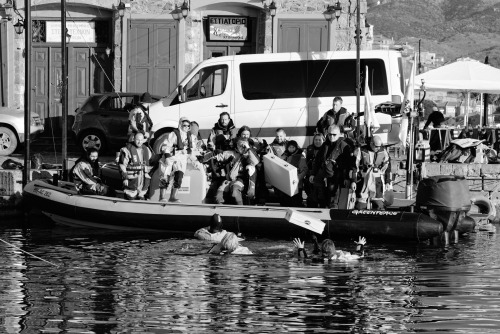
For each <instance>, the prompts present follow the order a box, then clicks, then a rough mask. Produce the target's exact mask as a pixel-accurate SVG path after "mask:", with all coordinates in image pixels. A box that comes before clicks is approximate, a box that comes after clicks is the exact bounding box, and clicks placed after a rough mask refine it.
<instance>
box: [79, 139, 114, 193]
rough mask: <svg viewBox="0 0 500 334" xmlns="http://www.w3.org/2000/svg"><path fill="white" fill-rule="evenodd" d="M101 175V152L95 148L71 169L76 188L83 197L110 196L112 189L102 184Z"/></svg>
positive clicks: (88, 151) (88, 150) (89, 150)
mask: <svg viewBox="0 0 500 334" xmlns="http://www.w3.org/2000/svg"><path fill="white" fill-rule="evenodd" d="M99 174H100V167H99V151H98V150H97V149H96V148H94V147H91V148H89V149H87V152H86V153H85V155H84V156H82V157H81V158H80V159H78V160H77V161H76V162H75V166H74V167H73V168H72V169H71V176H72V178H73V182H74V183H75V187H76V189H77V190H78V192H79V193H80V194H82V195H101V196H106V195H108V194H110V189H109V188H108V186H106V185H105V184H103V183H102V181H101V180H100V178H99Z"/></svg>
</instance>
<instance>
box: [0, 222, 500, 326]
mask: <svg viewBox="0 0 500 334" xmlns="http://www.w3.org/2000/svg"><path fill="white" fill-rule="evenodd" d="M0 238H1V239H3V240H6V241H8V242H9V243H11V244H13V245H15V246H17V247H20V248H22V249H23V250H25V251H28V252H30V253H33V254H35V255H37V256H40V257H42V258H44V259H46V260H48V261H51V262H54V263H58V264H60V265H61V266H60V267H55V266H52V265H50V264H48V263H45V262H42V261H40V260H37V259H35V258H32V257H30V256H28V255H26V254H24V253H21V252H20V251H18V250H16V249H15V248H12V247H10V246H7V245H5V244H1V245H0V251H1V254H2V256H1V258H0V268H1V269H0V288H1V292H0V300H1V301H0V309H1V312H0V332H4V333H23V332H26V333H30V332H79V333H117V332H141V333H160V332H165V333H167V332H168V333H170V332H189V333H191V332H223V331H225V332H239V333H244V332H258V333H267V332H321V333H345V332H352V333H365V332H373V333H394V332H397V333H414V332H429V333H431V332H432V333H433V332H436V331H442V332H466V333H471V332H481V333H488V332H490V333H493V332H496V328H497V327H498V326H499V323H498V321H497V315H498V311H499V306H497V305H500V298H499V290H500V279H498V277H500V276H499V274H500V266H499V263H500V260H499V259H498V256H497V254H498V252H499V248H500V246H499V243H498V240H497V237H496V235H491V234H487V233H486V232H484V233H483V232H481V233H478V234H472V235H471V236H470V237H469V238H467V239H464V240H462V241H461V243H460V244H458V245H452V246H450V247H448V248H434V247H431V246H427V245H398V244H395V245H388V244H387V245H380V244H377V245H370V244H369V246H368V250H367V255H368V256H367V258H365V259H364V260H362V261H359V262H355V263H349V264H345V263H335V262H334V263H325V264H322V263H313V262H310V261H307V260H306V261H304V260H298V259H296V258H295V252H294V251H293V250H292V248H291V242H287V241H246V242H245V246H248V247H249V248H250V249H252V250H253V251H255V252H256V255H255V256H216V255H208V254H206V250H207V249H208V245H207V244H205V243H202V242H199V241H195V240H189V239H179V238H173V237H169V236H165V235H138V234H134V235H133V234H124V233H117V232H109V231H96V232H84V231H82V230H80V231H71V230H69V229H65V228H43V229H38V228H37V229H35V228H31V229H24V230H23V229H19V228H14V227H9V228H2V227H0ZM339 246H340V248H346V247H347V248H349V247H350V246H352V243H351V244H348V243H347V242H339Z"/></svg>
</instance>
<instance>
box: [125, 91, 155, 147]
mask: <svg viewBox="0 0 500 334" xmlns="http://www.w3.org/2000/svg"><path fill="white" fill-rule="evenodd" d="M152 103H153V98H152V97H151V94H149V93H148V92H145V93H144V94H142V95H141V98H140V102H139V105H138V106H137V107H135V108H134V109H132V110H131V111H130V113H129V116H128V124H129V126H128V136H129V142H133V141H134V135H135V134H136V133H137V132H141V133H142V134H143V135H144V138H145V139H146V140H148V139H149V137H150V135H151V134H150V131H151V128H152V127H153V121H151V118H150V117H149V106H150V105H151V104H152Z"/></svg>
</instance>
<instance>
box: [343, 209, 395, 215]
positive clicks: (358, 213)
mask: <svg viewBox="0 0 500 334" xmlns="http://www.w3.org/2000/svg"><path fill="white" fill-rule="evenodd" d="M352 214H353V215H376V216H396V215H397V214H398V213H397V212H394V211H370V210H352Z"/></svg>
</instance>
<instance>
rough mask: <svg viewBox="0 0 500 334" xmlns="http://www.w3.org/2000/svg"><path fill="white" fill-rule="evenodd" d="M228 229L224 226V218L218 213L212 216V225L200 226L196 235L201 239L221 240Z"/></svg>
mask: <svg viewBox="0 0 500 334" xmlns="http://www.w3.org/2000/svg"><path fill="white" fill-rule="evenodd" d="M226 233H227V231H226V230H224V229H223V228H222V219H221V217H220V216H219V215H218V214H214V215H213V216H212V217H211V218H210V226H207V227H203V228H200V229H199V230H198V231H196V232H195V233H194V237H195V238H196V239H199V240H206V241H213V242H221V241H222V238H223V237H224V236H225V235H226Z"/></svg>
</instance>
